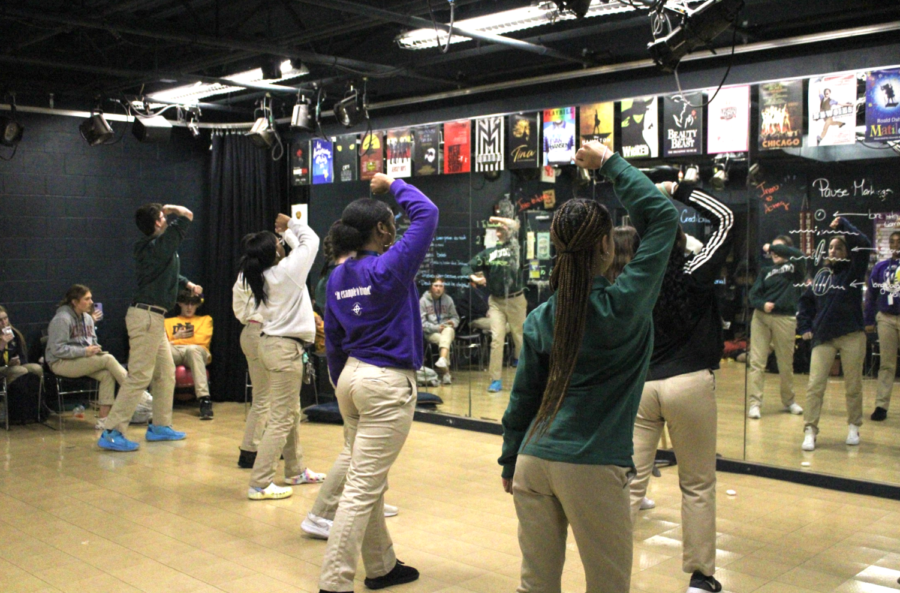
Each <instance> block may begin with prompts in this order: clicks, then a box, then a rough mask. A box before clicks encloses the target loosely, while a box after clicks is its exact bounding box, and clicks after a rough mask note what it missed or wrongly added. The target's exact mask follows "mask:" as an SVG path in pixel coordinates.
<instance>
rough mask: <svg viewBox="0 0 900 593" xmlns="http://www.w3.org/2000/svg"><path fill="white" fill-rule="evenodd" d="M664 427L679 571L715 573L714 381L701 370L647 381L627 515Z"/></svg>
mask: <svg viewBox="0 0 900 593" xmlns="http://www.w3.org/2000/svg"><path fill="white" fill-rule="evenodd" d="M663 425H668V427H669V436H670V437H671V438H672V448H673V449H675V456H676V457H677V459H678V466H677V467H678V484H679V486H680V488H681V529H682V541H683V546H684V550H683V552H682V569H683V570H684V572H688V573H691V572H694V571H695V570H699V571H700V572H702V573H703V574H705V575H712V574H713V573H714V572H715V571H716V427H717V412H716V378H715V375H713V374H712V372H711V371H708V370H703V371H696V372H693V373H686V374H684V375H678V376H676V377H670V378H668V379H663V380H661V381H647V383H645V384H644V391H643V393H642V394H641V406H640V408H639V409H638V415H637V420H636V421H635V424H634V465H635V469H636V470H637V476H636V477H635V479H634V481H633V482H632V483H631V517H632V518H633V519H636V518H637V512H638V510H639V509H640V506H641V500H642V499H643V498H644V496H645V495H646V494H647V483H648V482H649V481H650V472H651V470H652V469H653V461H654V459H655V458H656V445H657V443H659V437H660V435H661V434H662V431H663Z"/></svg>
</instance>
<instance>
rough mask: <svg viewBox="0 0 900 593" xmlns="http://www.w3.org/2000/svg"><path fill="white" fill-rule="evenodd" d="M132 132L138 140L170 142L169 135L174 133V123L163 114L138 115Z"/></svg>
mask: <svg viewBox="0 0 900 593" xmlns="http://www.w3.org/2000/svg"><path fill="white" fill-rule="evenodd" d="M131 133H132V134H134V137H135V138H137V139H138V142H147V143H162V142H168V141H169V136H171V135H172V124H171V123H169V120H167V119H166V118H164V117H163V116H161V115H154V116H152V117H138V118H135V120H134V124H132V126H131Z"/></svg>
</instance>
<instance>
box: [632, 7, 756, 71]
mask: <svg viewBox="0 0 900 593" xmlns="http://www.w3.org/2000/svg"><path fill="white" fill-rule="evenodd" d="M743 7H744V0H708V1H707V2H704V3H703V4H702V5H700V6H699V7H697V8H696V9H691V8H686V7H684V8H680V9H679V10H678V11H677V13H678V14H679V16H681V26H679V27H677V28H676V29H675V30H674V31H672V32H671V33H669V35H667V36H666V37H663V38H661V39H657V40H656V41H653V42H652V43H650V44H649V45H647V49H648V51H649V52H650V56H651V57H652V58H653V61H654V62H656V65H657V66H659V67H660V68H662V69H663V70H665V71H666V72H673V71H674V70H675V69H676V68H677V67H678V63H679V62H681V58H683V57H684V56H686V55H687V54H689V53H691V52H692V51H694V50H695V49H697V48H698V47H709V46H710V44H711V43H712V41H713V39H715V38H716V37H718V36H719V34H720V33H722V32H723V31H725V30H726V29H727V28H728V27H730V26H731V25H732V23H734V22H735V19H736V18H737V15H738V12H740V10H741V8H743Z"/></svg>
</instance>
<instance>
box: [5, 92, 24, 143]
mask: <svg viewBox="0 0 900 593" xmlns="http://www.w3.org/2000/svg"><path fill="white" fill-rule="evenodd" d="M24 133H25V126H23V125H22V124H21V123H19V120H18V118H16V104H15V103H12V104H11V105H10V109H9V117H0V144H2V145H3V146H15V145H16V144H18V143H19V141H20V140H21V139H22V134H24Z"/></svg>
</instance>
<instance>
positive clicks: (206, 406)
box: [200, 397, 213, 420]
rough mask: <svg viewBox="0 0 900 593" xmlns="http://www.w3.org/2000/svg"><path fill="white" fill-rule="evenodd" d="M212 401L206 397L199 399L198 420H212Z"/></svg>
mask: <svg viewBox="0 0 900 593" xmlns="http://www.w3.org/2000/svg"><path fill="white" fill-rule="evenodd" d="M212 419H213V411H212V400H211V399H209V398H208V397H204V398H201V399H200V420H212Z"/></svg>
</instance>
